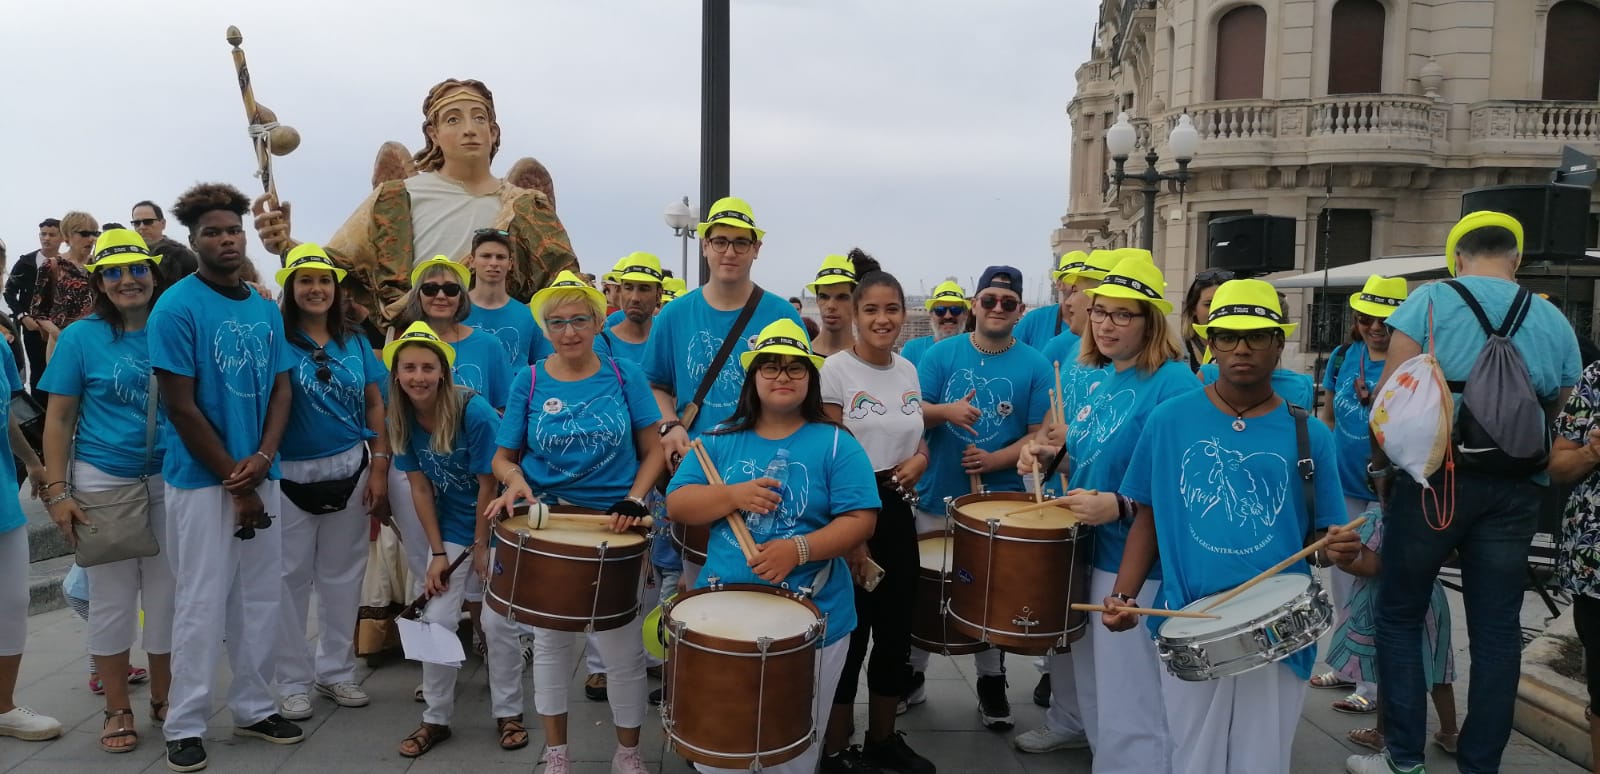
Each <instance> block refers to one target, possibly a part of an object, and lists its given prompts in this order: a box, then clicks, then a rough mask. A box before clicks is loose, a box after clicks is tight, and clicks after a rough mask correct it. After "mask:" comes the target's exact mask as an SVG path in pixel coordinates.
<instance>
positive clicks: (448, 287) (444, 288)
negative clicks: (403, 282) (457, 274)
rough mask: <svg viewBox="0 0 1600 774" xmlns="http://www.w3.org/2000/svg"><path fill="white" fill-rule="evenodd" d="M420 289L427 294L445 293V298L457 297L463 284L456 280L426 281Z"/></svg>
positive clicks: (423, 293)
mask: <svg viewBox="0 0 1600 774" xmlns="http://www.w3.org/2000/svg"><path fill="white" fill-rule="evenodd" d="M418 289H419V290H421V291H422V295H425V296H437V295H439V294H440V293H443V294H444V296H445V298H455V297H456V296H459V295H461V285H460V284H458V283H455V282H424V283H422V287H420V288H418Z"/></svg>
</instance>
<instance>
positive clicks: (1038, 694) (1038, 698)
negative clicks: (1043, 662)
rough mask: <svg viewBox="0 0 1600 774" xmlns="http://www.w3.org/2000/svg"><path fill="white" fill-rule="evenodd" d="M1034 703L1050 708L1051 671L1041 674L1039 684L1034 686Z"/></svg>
mask: <svg viewBox="0 0 1600 774" xmlns="http://www.w3.org/2000/svg"><path fill="white" fill-rule="evenodd" d="M1033 703H1034V704H1037V705H1039V706H1041V707H1044V708H1045V709H1050V673H1049V672H1045V673H1044V674H1042V675H1039V684H1038V685H1035V686H1034V687H1033Z"/></svg>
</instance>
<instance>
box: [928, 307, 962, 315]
mask: <svg viewBox="0 0 1600 774" xmlns="http://www.w3.org/2000/svg"><path fill="white" fill-rule="evenodd" d="M931 311H932V312H933V316H934V317H960V316H961V313H962V312H965V311H967V308H966V307H964V306H936V307H934V308H933V309H932V310H931Z"/></svg>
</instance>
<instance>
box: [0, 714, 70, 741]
mask: <svg viewBox="0 0 1600 774" xmlns="http://www.w3.org/2000/svg"><path fill="white" fill-rule="evenodd" d="M0 736H13V737H16V738H18V739H22V740H24V741H28V742H42V741H44V740H46V739H54V738H56V737H58V736H61V724H60V723H59V722H57V721H56V719H55V718H52V717H50V716H49V715H40V714H39V713H37V712H34V711H33V710H31V709H28V708H27V707H16V708H14V709H12V710H11V711H10V712H7V713H5V714H3V715H0Z"/></svg>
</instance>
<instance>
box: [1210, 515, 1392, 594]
mask: <svg viewBox="0 0 1600 774" xmlns="http://www.w3.org/2000/svg"><path fill="white" fill-rule="evenodd" d="M1366 521H1367V517H1365V516H1358V517H1356V520H1355V521H1352V522H1350V523H1349V524H1340V525H1336V526H1334V527H1331V528H1329V530H1328V531H1329V532H1332V531H1333V530H1339V531H1340V532H1344V531H1346V530H1352V529H1355V528H1357V527H1360V526H1361V525H1362V524H1365V523H1366ZM1332 539H1333V536H1332V535H1324V536H1323V538H1322V539H1321V540H1318V541H1317V542H1315V543H1312V544H1311V545H1309V546H1306V547H1305V548H1302V549H1300V550H1299V551H1296V552H1295V553H1294V555H1293V556H1291V557H1289V558H1288V559H1285V560H1283V561H1281V562H1278V563H1277V564H1275V565H1272V566H1271V567H1268V568H1267V569H1266V570H1264V571H1262V573H1261V574H1260V575H1257V576H1256V577H1254V578H1251V579H1250V580H1247V581H1245V582H1244V583H1241V584H1239V586H1238V587H1236V588H1235V589H1234V590H1233V591H1230V592H1228V593H1226V594H1223V595H1222V597H1221V598H1220V599H1218V600H1217V601H1215V602H1212V603H1211V604H1209V605H1207V606H1206V609H1205V612H1210V611H1211V610H1214V609H1216V608H1217V606H1219V605H1221V604H1222V603H1224V602H1227V601H1228V600H1230V599H1233V598H1234V597H1237V596H1239V595H1240V594H1243V593H1244V592H1245V591H1247V590H1248V589H1249V588H1250V587H1251V586H1254V585H1256V584H1257V583H1260V582H1262V581H1264V580H1266V579H1268V578H1270V577H1272V576H1274V575H1277V574H1278V573H1280V572H1283V571H1284V569H1285V568H1287V567H1288V566H1289V565H1291V564H1294V563H1295V562H1298V561H1300V560H1301V559H1304V558H1306V557H1308V556H1310V555H1312V554H1314V553H1316V552H1318V551H1321V550H1322V549H1323V548H1326V547H1327V545H1328V541H1329V540H1332Z"/></svg>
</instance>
